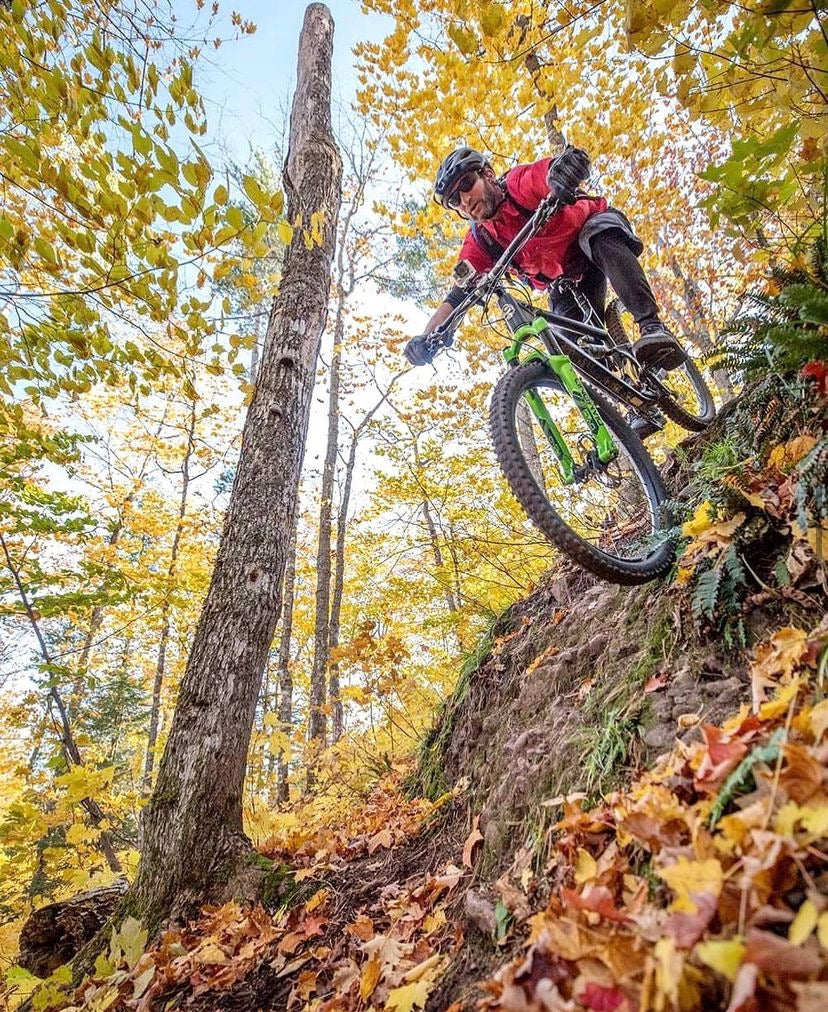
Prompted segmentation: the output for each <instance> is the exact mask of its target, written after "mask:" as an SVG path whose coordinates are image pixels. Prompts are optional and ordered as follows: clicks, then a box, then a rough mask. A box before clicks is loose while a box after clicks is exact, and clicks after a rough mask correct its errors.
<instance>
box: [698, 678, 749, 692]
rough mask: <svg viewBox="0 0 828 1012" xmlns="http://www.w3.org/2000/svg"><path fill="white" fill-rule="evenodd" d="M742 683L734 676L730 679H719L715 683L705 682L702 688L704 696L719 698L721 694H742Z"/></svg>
mask: <svg viewBox="0 0 828 1012" xmlns="http://www.w3.org/2000/svg"><path fill="white" fill-rule="evenodd" d="M742 688H743V686H742V683H741V682H740V681H739V679H738V678H736V676H735V675H734V676H733V677H732V678H720V679H719V680H718V681H716V682H707V683H706V684H705V686H704V692H705V695H710V696H719V695H722V694H728V695H729V694H730V693H739V694H741V692H742Z"/></svg>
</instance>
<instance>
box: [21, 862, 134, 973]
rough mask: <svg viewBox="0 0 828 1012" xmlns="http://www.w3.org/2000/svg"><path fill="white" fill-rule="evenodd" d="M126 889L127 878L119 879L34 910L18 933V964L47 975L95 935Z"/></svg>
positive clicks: (32, 971)
mask: <svg viewBox="0 0 828 1012" xmlns="http://www.w3.org/2000/svg"><path fill="white" fill-rule="evenodd" d="M126 890H127V882H126V880H125V879H120V880H119V881H117V882H115V883H113V884H112V885H111V886H102V887H101V888H98V889H89V890H87V891H86V892H83V893H78V895H77V896H73V897H72V898H71V899H70V900H65V901H64V902H62V903H49V904H48V906H45V907H41V908H40V909H39V910H35V912H34V913H33V914H32V915H31V917H30V918H29V919H28V920H27V921H26V923H25V924H24V925H23V930H22V931H21V932H20V959H19V963H20V965H21V966H22V967H24V968H25V969H26V970H28V971H29V972H30V973H33V974H35V975H36V976H37V977H48V976H49V974H50V973H52V971H54V970H56V969H57V968H58V967H59V966H62V965H63V964H64V963H67V962H68V961H69V960H70V959H72V957H73V956H74V955H75V953H76V952H78V951H79V950H80V949H81V948H82V947H83V946H84V945H85V944H86V943H87V942H88V941H89V940H90V939H91V938H93V937H94V936H95V935H96V934H97V932H98V931H99V929H100V928H101V927H103V925H104V924H105V923H106V921H107V918H108V917H109V915H110V914H111V913H112V911H113V910H114V909H115V906H116V904H117V902H118V900H119V899H120V898H121V897H122V896H123V895H124V893H125V892H126Z"/></svg>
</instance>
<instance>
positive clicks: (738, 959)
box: [693, 938, 745, 984]
mask: <svg viewBox="0 0 828 1012" xmlns="http://www.w3.org/2000/svg"><path fill="white" fill-rule="evenodd" d="M693 954H694V955H695V956H696V958H697V959H699V960H701V962H702V963H704V965H705V966H709V967H710V969H711V970H715V971H716V972H717V973H720V974H721V975H722V976H723V977H727V979H728V980H729V981H730V982H731V984H732V983H733V982H734V981H735V980H736V975H737V974H738V972H739V967H740V966H741V965H742V961H743V960H744V958H745V943H744V942H742V941H740V940H739V939H738V938H728V939H722V940H718V939H711V940H710V941H709V942H699V943H698V945H697V946H696V948H695V949H694V950H693Z"/></svg>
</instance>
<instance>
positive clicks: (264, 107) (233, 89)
mask: <svg viewBox="0 0 828 1012" xmlns="http://www.w3.org/2000/svg"><path fill="white" fill-rule="evenodd" d="M193 6H194V5H193V0H175V9H176V11H177V12H178V13H179V17H180V19H181V21H182V22H184V23H189V22H190V21H191V20H192V18H193ZM306 6H307V5H306V4H305V3H303V2H289V0H270V2H267V0H229V2H227V0H224V2H223V4H222V15H223V17H222V25H223V26H224V25H226V23H227V20H228V19H229V15H230V11H231V9H235V10H238V12H239V13H240V14H241V15H242V17H243V18H244V19H245V20H250V21H253V22H254V23H255V24H256V25H257V31H256V33H255V34H254V35H252V36H245V37H243V38H242V39H240V40H239V41H238V42H233V43H228V44H225V45H223V46H222V47H221V48H220V49H218V50H215V51H213V50H209V51H205V54H204V55H205V57H206V60H205V61H203V62H201V63H200V66H199V70H198V87H199V91H200V92H201V94H202V95H203V97H204V99H205V102H206V103H207V116H208V123H209V127H210V139H211V141H213V142H214V143H219V144H222V145H224V146H226V147H227V149H228V153H229V154H231V155H232V156H233V157H234V158H236V159H237V160H239V161H244V160H245V157H246V156H247V154H248V152H249V149H250V146H251V145H253V146H254V147H268V146H270V144H271V143H272V142H273V141H274V140H275V139H277V138H278V136H279V133H280V132H281V128H282V123H283V120H284V115H285V114H284V110H285V109H287V108H289V102H290V97H291V95H292V91H293V84H294V80H295V75H296V56H297V48H298V43H299V33H300V31H301V28H302V20H303V18H304V15H305V9H306ZM327 6H328V8H329V9H330V11H331V13H332V15H333V18H334V23H335V26H336V27H335V32H334V60H333V91H334V102H335V103H337V102H339V103H341V104H342V105H344V106H346V107H347V105H348V103H349V102H350V100H351V98H352V96H353V93H354V90H355V87H356V75H355V72H354V69H353V56H352V52H351V50H352V48H353V46H354V44H355V43H357V42H360V41H363V40H365V39H370V40H373V41H378V40H380V39H381V38H383V36H384V35H385V34H386V33H387V32H388V31H389V30H390V29H391V27H392V26H393V22H392V19H391V18H389V17H386V16H384V15H379V14H363V13H362V11H361V9H360V4H359V2H358V0H329V2H328V4H327Z"/></svg>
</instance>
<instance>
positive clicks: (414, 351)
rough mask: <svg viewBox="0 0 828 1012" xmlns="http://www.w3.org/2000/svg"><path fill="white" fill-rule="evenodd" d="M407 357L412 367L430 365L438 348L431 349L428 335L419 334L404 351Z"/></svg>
mask: <svg viewBox="0 0 828 1012" xmlns="http://www.w3.org/2000/svg"><path fill="white" fill-rule="evenodd" d="M403 350H404V353H405V357H406V358H407V359H408V361H409V362H410V363H411V364H412V365H428V363H429V362H430V361H431V360H432V359H433V358H434V354H435V352H436V351H437V349H436V348H430V347H429V344H428V334H418V335H417V336H416V337H412V338H411V340H410V341H409V342H408V344H407V345H406V346H405V348H404V349H403Z"/></svg>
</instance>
